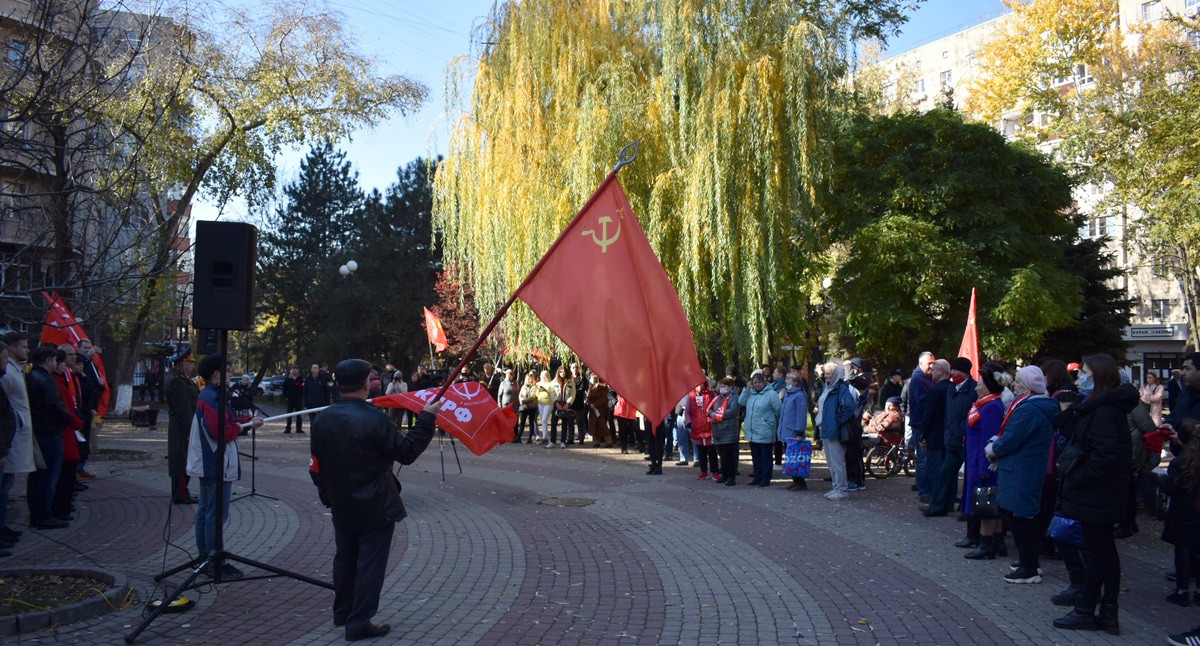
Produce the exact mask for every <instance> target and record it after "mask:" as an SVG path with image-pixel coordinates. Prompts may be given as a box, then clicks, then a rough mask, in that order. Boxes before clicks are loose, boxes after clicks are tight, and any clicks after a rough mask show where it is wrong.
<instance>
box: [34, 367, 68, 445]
mask: <svg viewBox="0 0 1200 646" xmlns="http://www.w3.org/2000/svg"><path fill="white" fill-rule="evenodd" d="M25 385H26V387H27V388H28V389H29V411H30V414H31V415H32V417H33V434H34V435H35V436H40V437H46V436H55V437H57V436H59V435H62V433H63V431H65V430H66V429H67V426H68V425H69V424H71V421H72V420H73V419H74V416H73V415H71V411H70V410H68V409H67V405H66V403H65V402H64V401H63V398H62V394H61V393H59V391H58V385H57V384H56V383H55V380H54V377H51V376H50V373H48V372H46V371H45V370H43V369H42V368H41V367H35V368H34V369H33V370H31V371H29V375H28V378H27V379H26V381H25Z"/></svg>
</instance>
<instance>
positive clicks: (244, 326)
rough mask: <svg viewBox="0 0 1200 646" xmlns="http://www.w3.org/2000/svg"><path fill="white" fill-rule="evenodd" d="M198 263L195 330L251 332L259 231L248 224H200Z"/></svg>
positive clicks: (193, 301)
mask: <svg viewBox="0 0 1200 646" xmlns="http://www.w3.org/2000/svg"><path fill="white" fill-rule="evenodd" d="M195 260H196V275H195V279H194V280H195V282H194V284H193V290H192V327H195V328H198V329H202V330H249V329H252V328H253V327H254V267H255V263H256V262H257V260H258V229H256V228H254V226H253V225H250V224H246V223H245V222H212V221H201V222H197V223H196V253H195Z"/></svg>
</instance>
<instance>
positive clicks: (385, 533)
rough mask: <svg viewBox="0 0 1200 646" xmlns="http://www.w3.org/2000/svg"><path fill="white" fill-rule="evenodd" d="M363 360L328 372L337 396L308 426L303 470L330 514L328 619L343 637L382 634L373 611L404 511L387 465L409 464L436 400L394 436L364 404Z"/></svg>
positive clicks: (428, 432) (421, 446)
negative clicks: (333, 548)
mask: <svg viewBox="0 0 1200 646" xmlns="http://www.w3.org/2000/svg"><path fill="white" fill-rule="evenodd" d="M370 373H371V364H370V363H368V362H366V361H363V360H362V359H346V360H345V361H342V362H341V363H339V364H338V365H337V367H336V368H335V369H334V375H335V376H336V379H337V385H338V388H339V389H340V391H341V395H340V396H339V397H338V399H337V400H336V401H334V402H333V404H332V405H331V406H330V407H329V408H326V409H325V410H323V411H321V412H320V413H318V414H317V417H316V419H315V420H314V421H313V423H312V429H311V430H312V440H311V441H310V446H311V449H312V465H311V467H310V472H311V474H312V478H313V481H314V482H315V483H316V485H317V490H318V492H319V494H320V497H321V502H323V503H325V505H326V506H328V507H330V508H331V510H332V512H333V528H334V532H335V533H334V540H335V542H336V545H337V553H336V554H335V556H334V557H333V587H334V598H333V624H334V625H335V626H343V625H344V626H345V627H346V641H358V640H360V639H370V638H372V637H380V636H382V635H385V634H387V633H388V631H390V630H391V629H392V627H391V626H390V625H388V624H382V625H376V624H373V623H371V618H372V617H373V616H374V615H375V612H376V611H377V610H379V594H380V592H381V591H382V589H383V579H384V575H385V574H386V569H387V560H388V553H389V552H390V550H391V547H392V534H393V532H394V531H395V528H396V523H398V522H400V521H401V520H404V517H405V516H407V513H406V512H405V511H404V503H403V501H401V500H400V482H399V481H398V480H396V478H395V476H393V475H392V463H393V462H396V461H399V462H400V463H401V464H412V463H413V462H414V461H416V459H417V457H418V456H420V455H421V453H422V452H423V451H424V450H425V448H426V447H427V446H429V442H430V440H432V439H433V431H434V428H435V426H434V424H435V420H436V418H437V413H438V411H439V410H441V407H442V404H441V401H440V400H438V401H433V402H430V404H429V405H428V406H426V407H425V409H424V410H423V411H421V414H420V416H418V417H417V422H416V425H415V427H414V428H413V429H411V430H410V431H409V432H408V434H407V435H401V434H400V432H399V431H398V430H397V429H396V425H395V424H394V423H392V420H391V419H390V418H388V416H387V415H385V414H384V413H383V412H382V411H380V410H379V409H378V408H375V407H374V406H372V405H371V404H369V403H367V401H366V399H367V392H368V391H369V389H370V384H369V383H368V379H369V377H370Z"/></svg>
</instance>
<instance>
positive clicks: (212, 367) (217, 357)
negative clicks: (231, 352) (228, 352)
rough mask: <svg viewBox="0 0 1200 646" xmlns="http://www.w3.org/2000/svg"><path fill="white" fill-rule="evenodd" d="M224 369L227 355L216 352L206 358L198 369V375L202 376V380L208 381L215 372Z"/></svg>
mask: <svg viewBox="0 0 1200 646" xmlns="http://www.w3.org/2000/svg"><path fill="white" fill-rule="evenodd" d="M224 369H225V355H223V354H221V353H220V352H216V353H214V354H210V355H208V356H207V357H204V359H203V360H202V361H201V362H200V365H199V366H197V367H196V374H198V375H200V378H201V379H203V380H205V381H208V380H209V379H211V378H212V376H213V373H214V372H216V371H218V370H224Z"/></svg>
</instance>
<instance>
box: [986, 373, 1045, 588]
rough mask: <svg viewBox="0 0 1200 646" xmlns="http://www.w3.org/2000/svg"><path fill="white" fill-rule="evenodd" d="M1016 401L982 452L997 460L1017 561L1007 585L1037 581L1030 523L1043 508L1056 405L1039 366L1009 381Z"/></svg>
mask: <svg viewBox="0 0 1200 646" xmlns="http://www.w3.org/2000/svg"><path fill="white" fill-rule="evenodd" d="M1013 394H1014V395H1016V396H1017V399H1015V400H1013V404H1012V406H1011V407H1010V409H1009V412H1008V415H1007V419H1006V420H1005V421H1004V422H1003V423H1002V424H1001V425H1000V434H999V435H1000V436H999V437H998V438H996V439H995V440H993V441H991V442H990V443H989V446H988V447H986V448H985V451H986V452H987V454H988V457H989V458H991V459H993V460H994V461H995V462H996V466H997V469H996V477H997V479H998V480H999V484H998V487H999V491H998V494H997V496H996V500H997V502H998V503H999V506H1000V513H1001V514H1002V515H1003V516H1004V517H1005V518H1006V519H1008V521H1009V526H1010V527H1011V528H1012V533H1013V542H1015V543H1016V544H1017V554H1018V555H1019V558H1020V561H1019V562H1018V565H1017V569H1016V570H1013V571H1012V572H1009V573H1008V574H1005V575H1004V580H1005V581H1007V582H1008V583H1041V581H1042V577H1041V576H1040V575H1039V574H1038V548H1039V546H1040V545H1041V536H1040V535H1039V533H1038V531H1037V522H1036V520H1035V519H1034V517H1035V516H1037V515H1038V512H1039V511H1040V510H1041V508H1042V484H1043V482H1044V481H1045V479H1046V462H1047V461H1048V460H1049V459H1050V439H1051V437H1052V436H1053V434H1054V418H1055V417H1057V416H1058V413H1059V411H1060V408H1059V406H1058V402H1057V401H1055V400H1053V399H1051V398H1050V397H1049V396H1047V395H1046V376H1045V375H1044V374H1043V373H1042V369H1041V368H1038V367H1037V366H1025V367H1024V368H1021V369H1020V370H1019V371H1017V378H1016V381H1015V382H1014V383H1013Z"/></svg>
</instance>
